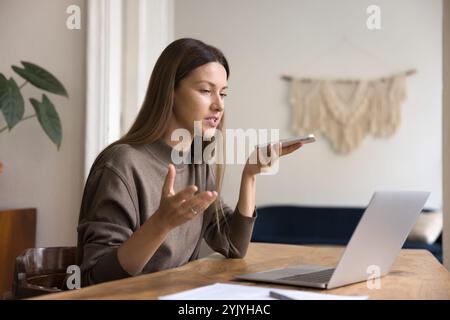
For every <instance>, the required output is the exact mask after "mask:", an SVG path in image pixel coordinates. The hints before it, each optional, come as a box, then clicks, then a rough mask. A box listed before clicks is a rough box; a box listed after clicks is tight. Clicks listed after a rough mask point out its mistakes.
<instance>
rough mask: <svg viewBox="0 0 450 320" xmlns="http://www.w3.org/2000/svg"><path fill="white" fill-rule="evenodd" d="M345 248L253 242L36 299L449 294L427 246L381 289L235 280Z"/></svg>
mask: <svg viewBox="0 0 450 320" xmlns="http://www.w3.org/2000/svg"><path fill="white" fill-rule="evenodd" d="M342 252H343V248H342V247H323V246H296V245H282V244H267V243H251V244H250V247H249V250H248V252H247V256H246V257H245V258H244V259H224V258H223V257H222V256H220V255H218V254H214V255H212V256H209V257H207V258H203V259H200V260H197V261H193V262H190V263H188V264H186V265H184V266H182V267H179V268H175V269H171V270H165V271H160V272H156V273H152V274H146V275H141V276H137V277H133V278H128V279H122V280H118V281H112V282H107V283H103V284H99V285H95V286H90V287H86V288H82V289H79V290H74V291H66V292H62V293H57V294H52V295H46V296H40V297H38V299H156V298H157V297H158V296H161V295H166V294H171V293H175V292H178V291H181V290H186V289H192V288H195V287H200V286H203V285H208V284H213V283H215V282H229V283H238V284H246V285H257V286H271V287H280V288H288V289H299V290H307V291H315V292H322V293H330V294H342V295H368V296H369V297H370V299H450V273H449V272H448V271H447V269H445V268H444V267H443V266H442V265H441V264H440V263H439V262H438V261H437V260H436V259H435V258H434V256H433V255H432V254H431V253H429V252H428V251H426V250H415V249H414V250H410V249H406V250H405V249H404V250H402V251H401V252H400V254H399V256H398V258H397V260H396V262H395V263H394V266H393V268H392V270H391V272H390V273H389V274H388V275H387V276H385V277H383V278H382V279H381V289H372V290H370V289H368V288H367V283H366V282H361V283H357V284H353V285H349V286H345V287H341V288H337V289H333V290H326V291H324V290H315V289H307V288H299V287H293V286H281V285H276V284H256V283H251V282H242V281H233V275H236V274H241V273H250V272H255V271H261V270H265V269H269V268H277V267H287V266H292V265H298V264H320V265H330V266H334V265H335V264H336V263H337V261H338V260H339V257H340V255H341V254H342Z"/></svg>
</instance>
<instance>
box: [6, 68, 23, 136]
mask: <svg viewBox="0 0 450 320" xmlns="http://www.w3.org/2000/svg"><path fill="white" fill-rule="evenodd" d="M0 110H1V111H2V113H3V116H4V117H5V120H6V124H7V125H8V128H9V130H11V129H12V128H13V127H14V126H15V125H16V124H17V123H18V122H19V121H20V120H21V119H22V117H23V114H24V112H25V107H24V101H23V97H22V93H21V92H20V89H19V87H18V86H17V83H16V82H15V81H14V79H13V78H10V79H9V80H6V78H5V76H3V75H1V76H0Z"/></svg>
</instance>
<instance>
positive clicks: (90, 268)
mask: <svg viewBox="0 0 450 320" xmlns="http://www.w3.org/2000/svg"><path fill="white" fill-rule="evenodd" d="M136 223H137V209H136V207H135V204H134V201H133V200H132V194H131V191H130V188H129V187H128V185H127V183H126V181H125V179H123V177H122V176H121V175H120V173H119V172H117V171H116V170H115V169H114V168H113V167H108V166H105V167H103V168H101V169H98V170H96V171H94V172H93V173H91V175H90V176H89V179H88V182H87V183H86V187H85V190H84V194H83V201H82V205H81V210H80V220H79V224H78V262H79V263H81V266H80V268H81V275H82V285H83V286H85V285H91V284H95V283H100V282H104V281H110V280H116V279H121V278H125V277H129V276H130V275H129V274H128V273H127V272H126V271H125V270H124V269H123V268H122V266H121V265H120V263H119V260H118V258H117V249H118V248H119V246H120V245H121V244H122V243H123V242H125V241H126V240H128V239H129V238H130V237H131V235H132V234H133V232H134V231H135V229H136ZM80 260H81V261H80Z"/></svg>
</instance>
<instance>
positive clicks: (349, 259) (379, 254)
mask: <svg viewBox="0 0 450 320" xmlns="http://www.w3.org/2000/svg"><path fill="white" fill-rule="evenodd" d="M429 195H430V193H429V192H415V191H414V192H409V191H383V192H375V193H374V195H373V196H372V199H371V200H370V203H369V205H368V207H367V209H366V210H365V211H364V214H363V216H362V217H361V220H360V221H359V223H358V226H357V227H356V229H355V231H354V232H353V235H352V238H351V239H350V242H349V243H348V245H347V248H346V249H345V251H344V253H343V255H342V256H341V259H340V261H339V262H338V264H337V266H336V267H335V268H333V267H330V266H328V267H327V266H311V265H299V266H293V267H289V268H283V269H274V270H268V271H262V272H258V273H251V274H241V275H238V276H235V278H236V279H239V280H250V281H258V282H271V283H280V284H287V285H296V286H303V287H313V288H322V289H332V288H336V287H340V286H344V285H348V284H351V283H355V282H360V281H366V280H368V279H369V278H370V279H373V278H375V277H376V276H377V275H379V276H384V275H386V274H387V273H388V272H389V270H390V268H391V266H392V264H393V263H394V260H395V258H396V257H397V255H398V253H399V252H400V250H401V248H402V246H403V244H404V242H405V240H406V238H407V236H408V234H409V232H410V231H411V229H412V227H413V226H414V223H415V222H416V219H417V218H418V216H419V214H420V212H421V211H422V209H423V207H424V205H425V203H426V201H427V199H428V197H429Z"/></svg>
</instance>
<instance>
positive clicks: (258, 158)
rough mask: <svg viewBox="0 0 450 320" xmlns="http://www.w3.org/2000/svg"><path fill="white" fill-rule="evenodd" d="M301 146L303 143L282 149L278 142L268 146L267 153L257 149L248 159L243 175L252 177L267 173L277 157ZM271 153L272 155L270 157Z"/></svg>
mask: <svg viewBox="0 0 450 320" xmlns="http://www.w3.org/2000/svg"><path fill="white" fill-rule="evenodd" d="M302 146H303V143H301V142H298V143H295V144H292V145H290V146H288V147H283V145H282V143H281V142H278V143H275V144H269V145H268V147H267V148H268V150H267V152H264V151H265V150H263V149H262V148H257V149H256V150H255V151H253V153H252V154H251V155H250V157H249V158H248V160H247V162H246V164H245V167H244V174H246V175H252V176H254V175H257V174H259V173H261V172H266V171H269V170H270V169H271V168H272V166H273V165H274V163H276V162H277V161H278V158H279V157H282V156H285V155H287V154H290V153H292V152H294V151H295V150H297V149H299V148H300V147H302ZM273 152H274V154H273V157H272V153H273ZM265 153H267V154H265Z"/></svg>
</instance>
